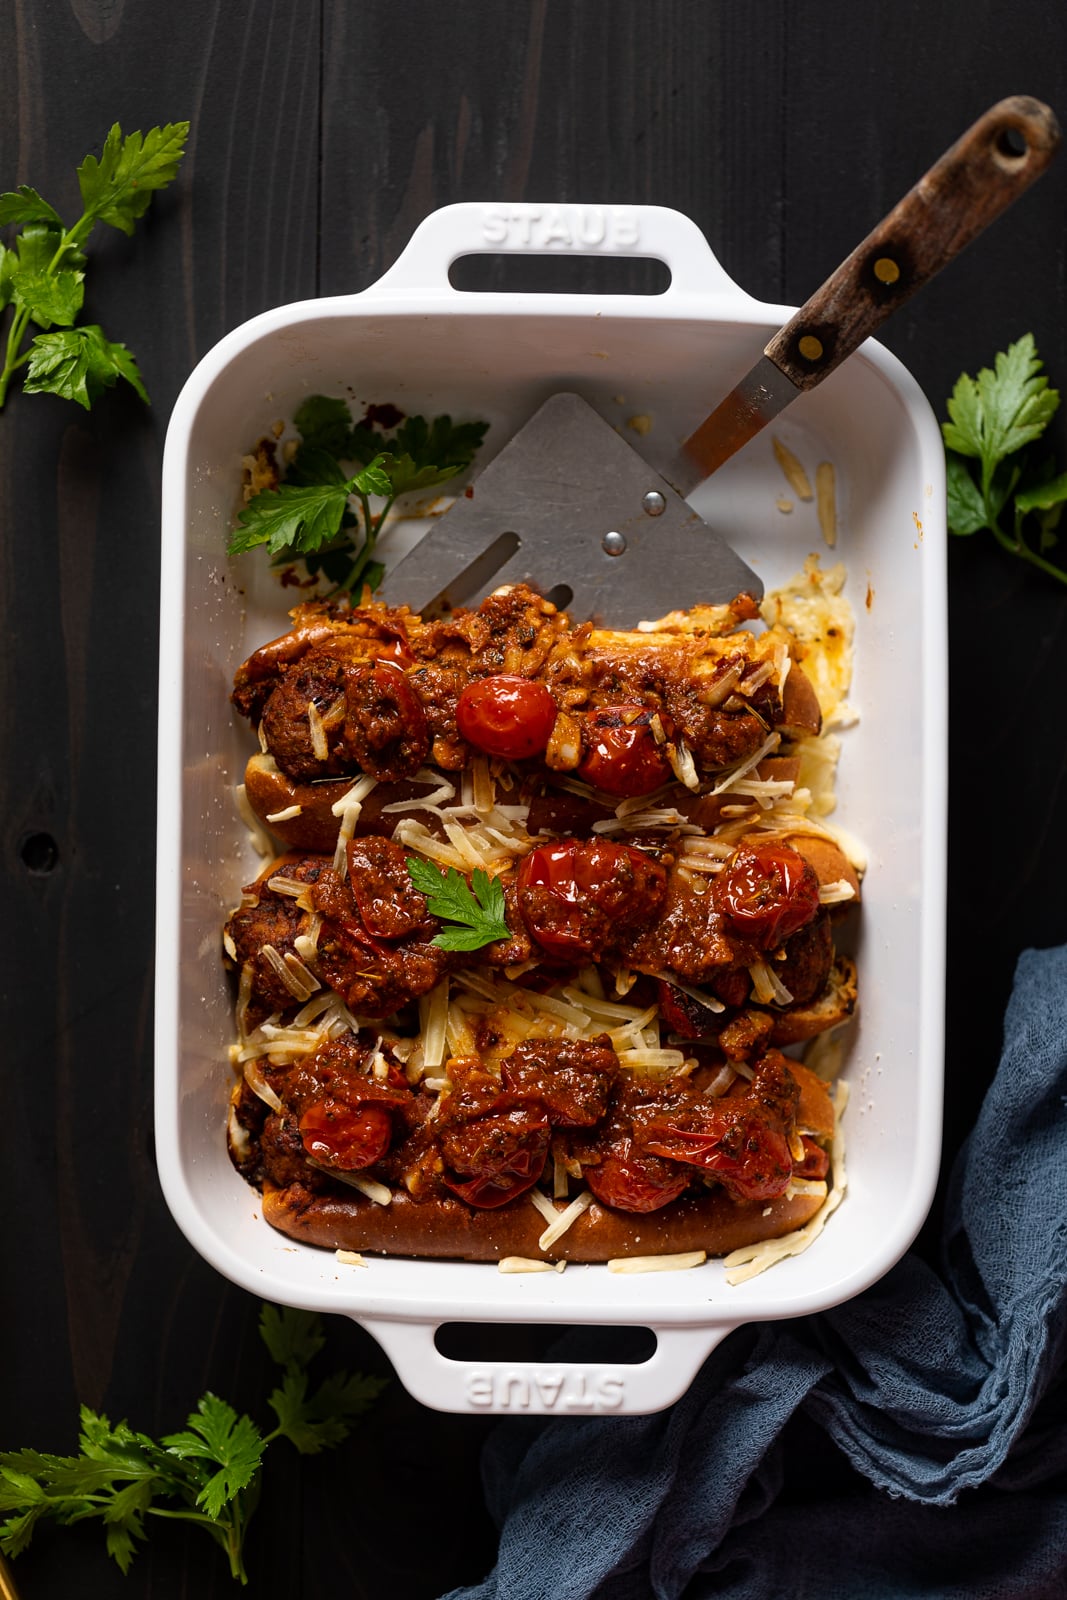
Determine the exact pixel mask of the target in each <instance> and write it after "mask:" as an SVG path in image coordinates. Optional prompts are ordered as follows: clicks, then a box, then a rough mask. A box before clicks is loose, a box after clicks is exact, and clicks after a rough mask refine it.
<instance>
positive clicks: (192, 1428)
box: [162, 1394, 266, 1517]
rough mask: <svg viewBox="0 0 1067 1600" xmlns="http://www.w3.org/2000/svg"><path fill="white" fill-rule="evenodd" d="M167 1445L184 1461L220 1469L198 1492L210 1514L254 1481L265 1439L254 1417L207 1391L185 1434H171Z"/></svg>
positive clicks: (198, 1499) (166, 1438) (217, 1512)
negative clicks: (240, 1414) (195, 1461)
mask: <svg viewBox="0 0 1067 1600" xmlns="http://www.w3.org/2000/svg"><path fill="white" fill-rule="evenodd" d="M162 1443H163V1445H164V1448H165V1449H167V1450H169V1451H170V1452H171V1453H172V1454H173V1455H176V1456H177V1457H178V1458H179V1459H180V1460H182V1461H188V1460H190V1459H194V1460H198V1461H206V1462H210V1463H211V1465H212V1466H215V1467H217V1468H218V1471H217V1472H214V1473H212V1474H211V1476H210V1477H208V1478H207V1481H206V1482H205V1483H204V1485H203V1487H202V1488H201V1489H200V1490H199V1491H198V1493H197V1496H196V1504H197V1505H198V1506H203V1508H204V1510H205V1511H206V1512H207V1514H208V1516H209V1517H218V1515H219V1513H220V1512H221V1510H222V1508H223V1506H224V1505H225V1504H226V1502H227V1501H228V1500H232V1499H234V1497H235V1496H236V1495H237V1494H238V1493H239V1492H240V1490H242V1489H243V1488H245V1487H246V1485H247V1484H249V1483H251V1481H252V1479H253V1478H254V1477H255V1475H256V1473H257V1472H258V1471H259V1464H260V1461H261V1460H262V1459H263V1451H264V1450H265V1448H266V1440H265V1439H264V1438H263V1435H262V1434H261V1433H260V1431H259V1429H258V1428H257V1427H256V1425H255V1423H254V1422H253V1421H252V1419H251V1417H239V1416H238V1415H237V1413H236V1411H235V1410H234V1409H233V1407H232V1406H230V1405H227V1404H226V1401H225V1400H220V1399H219V1398H218V1396H217V1395H213V1394H206V1395H204V1396H203V1398H202V1399H201V1400H200V1402H199V1404H198V1405H197V1408H196V1410H195V1411H194V1412H193V1413H192V1414H191V1416H190V1417H189V1419H188V1426H187V1428H186V1430H185V1432H183V1433H171V1434H168V1435H167V1436H166V1437H165V1438H164V1439H163V1441H162Z"/></svg>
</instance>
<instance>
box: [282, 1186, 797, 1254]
mask: <svg viewBox="0 0 1067 1600" xmlns="http://www.w3.org/2000/svg"><path fill="white" fill-rule="evenodd" d="M822 1203H823V1201H822V1197H821V1196H820V1195H818V1194H797V1195H793V1196H792V1197H791V1198H789V1199H785V1198H781V1199H778V1200H772V1201H770V1202H761V1201H746V1202H740V1203H739V1202H736V1201H733V1200H731V1199H730V1197H729V1196H728V1195H727V1194H726V1193H725V1191H724V1190H712V1191H709V1193H708V1194H706V1195H701V1196H698V1197H689V1196H683V1198H682V1199H680V1200H675V1201H673V1202H672V1203H671V1204H670V1205H668V1206H664V1207H663V1208H662V1210H660V1211H652V1212H645V1213H643V1214H641V1215H637V1214H634V1213H629V1212H624V1211H613V1210H609V1209H608V1208H607V1207H606V1206H601V1205H598V1204H597V1203H596V1202H595V1201H594V1202H593V1204H592V1205H591V1206H590V1207H589V1208H588V1210H587V1211H584V1212H583V1213H582V1214H581V1216H579V1217H578V1219H577V1221H575V1222H574V1223H572V1225H571V1226H570V1227H569V1228H568V1229H567V1231H566V1233H564V1234H563V1235H562V1237H561V1238H559V1239H557V1240H556V1242H555V1244H553V1245H552V1246H551V1247H550V1248H549V1249H548V1250H547V1251H545V1250H541V1249H539V1247H538V1243H537V1241H538V1239H539V1238H540V1237H541V1235H542V1233H543V1232H544V1231H545V1228H546V1227H547V1223H546V1222H545V1219H544V1217H543V1216H542V1215H541V1214H540V1212H539V1211H537V1210H536V1209H535V1207H534V1206H533V1204H532V1203H531V1202H530V1201H529V1200H528V1199H526V1198H523V1199H520V1200H516V1201H512V1203H511V1204H510V1205H506V1206H500V1207H498V1208H497V1209H496V1210H493V1211H478V1210H475V1209H474V1208H472V1207H470V1206H466V1205H464V1204H463V1202H462V1201H460V1200H452V1199H433V1200H424V1201H420V1202H416V1201H414V1200H412V1199H411V1197H410V1196H409V1195H407V1194H403V1193H401V1194H395V1195H394V1197H393V1200H392V1203H391V1204H390V1205H387V1206H380V1205H376V1204H375V1203H374V1202H373V1201H372V1200H367V1199H364V1197H363V1196H362V1195H358V1194H354V1195H352V1196H351V1197H349V1196H348V1195H336V1194H320V1195H315V1196H311V1195H309V1194H308V1191H307V1190H306V1189H303V1188H302V1187H301V1186H300V1185H299V1184H291V1185H290V1186H289V1188H287V1189H277V1188H274V1187H273V1186H272V1185H270V1184H267V1185H266V1186H265V1188H264V1191H263V1215H264V1217H265V1219H266V1220H267V1222H269V1223H270V1225H271V1227H273V1228H276V1229H277V1230H278V1231H279V1232H280V1233H284V1234H286V1235H287V1236H288V1237H289V1238H290V1239H297V1240H300V1241H301V1242H303V1243H305V1244H314V1245H320V1246H325V1247H326V1248H328V1249H332V1250H355V1251H359V1252H360V1253H369V1254H372V1255H390V1256H418V1257H425V1258H431V1259H438V1260H461V1261H499V1260H501V1259H502V1258H503V1257H505V1256H524V1257H526V1258H528V1259H531V1260H538V1259H540V1260H545V1261H584V1262H603V1261H613V1260H616V1259H619V1258H621V1257H624V1256H653V1255H675V1254H679V1253H682V1252H686V1251H690V1250H704V1251H706V1252H707V1254H708V1255H709V1256H722V1255H728V1254H729V1253H730V1251H731V1250H738V1249H740V1248H741V1246H742V1245H749V1244H758V1243H760V1242H762V1241H763V1240H764V1239H778V1238H780V1237H781V1236H782V1234H785V1233H792V1232H793V1230H794V1229H796V1228H801V1227H803V1226H804V1224H805V1223H806V1222H810V1220H811V1218H812V1217H813V1216H814V1215H815V1213H816V1211H818V1209H819V1207H820V1206H821V1205H822ZM558 1210H559V1211H560V1212H561V1213H562V1211H563V1206H562V1205H559V1206H558Z"/></svg>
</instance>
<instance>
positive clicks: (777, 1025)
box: [769, 955, 857, 1050]
mask: <svg viewBox="0 0 1067 1600" xmlns="http://www.w3.org/2000/svg"><path fill="white" fill-rule="evenodd" d="M856 994H857V988H856V963H855V962H854V961H853V960H852V958H851V956H842V955H838V956H837V958H836V959H835V961H834V965H833V969H832V970H831V973H830V977H829V979H828V980H827V983H826V986H825V988H824V989H823V991H822V993H821V994H820V995H819V996H818V997H817V998H816V999H815V1000H813V1001H811V1002H810V1004H808V1005H802V1006H791V1007H787V1008H786V1009H785V1010H782V1011H777V1010H776V1011H774V1012H773V1016H774V1026H773V1027H772V1028H771V1031H770V1035H769V1038H770V1042H771V1043H772V1044H773V1045H777V1046H778V1048H779V1049H780V1050H781V1049H784V1048H785V1047H786V1045H790V1044H803V1043H804V1042H805V1040H807V1039H814V1038H815V1036H816V1034H819V1033H826V1032H828V1030H829V1029H830V1028H838V1027H840V1026H841V1024H842V1023H844V1022H847V1021H848V1020H849V1018H850V1017H851V1016H852V1015H853V1013H854V1012H855V1009H856Z"/></svg>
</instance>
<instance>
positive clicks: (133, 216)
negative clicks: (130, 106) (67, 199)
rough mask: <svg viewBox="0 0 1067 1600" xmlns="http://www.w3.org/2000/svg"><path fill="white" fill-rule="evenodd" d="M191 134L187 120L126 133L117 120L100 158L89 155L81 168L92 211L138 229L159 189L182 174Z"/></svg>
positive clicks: (85, 201)
mask: <svg viewBox="0 0 1067 1600" xmlns="http://www.w3.org/2000/svg"><path fill="white" fill-rule="evenodd" d="M188 135H189V124H188V123H187V122H168V123H167V124H166V126H165V127H162V128H151V129H150V130H149V132H148V133H145V134H141V133H129V134H127V135H126V137H125V138H123V136H122V129H121V128H120V127H119V125H118V123H117V122H116V123H114V124H113V125H112V128H111V130H110V132H109V133H108V136H107V138H106V139H105V140H104V148H103V150H102V151H101V154H100V159H99V160H97V158H96V156H92V155H89V156H86V158H85V160H84V161H83V162H82V164H81V166H80V167H79V168H78V186H79V188H80V189H81V196H82V203H83V205H84V206H85V215H86V217H90V218H92V219H93V221H96V222H106V223H108V224H109V226H110V227H112V228H120V229H121V230H122V232H123V233H132V232H133V225H134V223H135V222H136V221H137V219H138V218H139V217H143V216H144V214H145V212H146V211H147V210H148V207H149V204H150V203H151V200H152V195H153V193H154V191H155V190H156V189H165V188H166V186H167V184H168V183H170V182H172V181H173V179H174V178H175V177H176V176H177V172H178V166H179V163H180V162H181V159H182V155H183V153H184V150H185V141H186V139H187V138H188Z"/></svg>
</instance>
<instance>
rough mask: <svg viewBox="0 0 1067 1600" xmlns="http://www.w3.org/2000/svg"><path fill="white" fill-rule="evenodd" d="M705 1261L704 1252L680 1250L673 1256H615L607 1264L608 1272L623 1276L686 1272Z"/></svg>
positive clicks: (706, 1254) (705, 1253) (706, 1255)
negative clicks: (640, 1273) (644, 1273)
mask: <svg viewBox="0 0 1067 1600" xmlns="http://www.w3.org/2000/svg"><path fill="white" fill-rule="evenodd" d="M707 1259H708V1253H707V1251H706V1250H680V1251H679V1252H678V1254H677V1255H673V1256H617V1257H616V1258H615V1259H614V1260H612V1261H609V1262H608V1271H609V1272H616V1273H619V1274H621V1275H623V1276H629V1275H630V1274H632V1273H636V1272H688V1271H689V1270H690V1269H691V1268H692V1267H702V1266H703V1265H704V1263H705V1261H706V1260H707Z"/></svg>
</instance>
